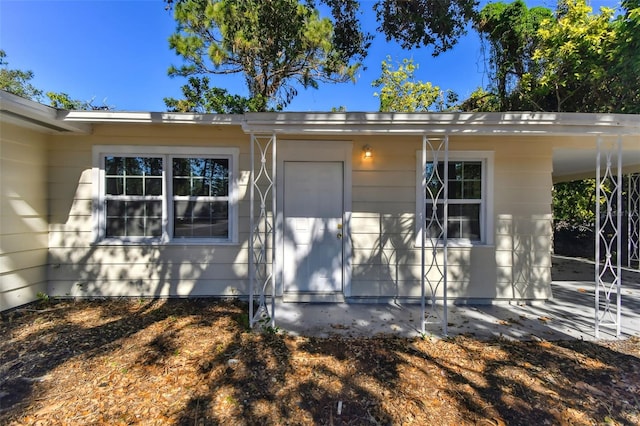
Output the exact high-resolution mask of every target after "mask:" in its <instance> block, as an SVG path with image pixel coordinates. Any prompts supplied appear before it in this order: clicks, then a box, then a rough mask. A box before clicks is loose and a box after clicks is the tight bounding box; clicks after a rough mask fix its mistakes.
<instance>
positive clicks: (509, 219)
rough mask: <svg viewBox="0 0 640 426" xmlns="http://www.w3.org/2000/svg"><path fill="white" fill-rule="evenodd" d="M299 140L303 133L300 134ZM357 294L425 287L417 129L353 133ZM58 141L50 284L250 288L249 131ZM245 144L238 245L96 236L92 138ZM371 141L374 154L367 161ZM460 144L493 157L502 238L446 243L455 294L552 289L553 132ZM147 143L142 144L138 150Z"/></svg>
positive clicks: (147, 131)
mask: <svg viewBox="0 0 640 426" xmlns="http://www.w3.org/2000/svg"><path fill="white" fill-rule="evenodd" d="M290 138H292V139H301V138H296V137H294V136H291V137H290ZM348 138H349V139H350V140H352V144H353V146H354V149H353V157H352V164H351V166H352V174H351V180H352V185H353V186H352V200H351V201H352V209H351V222H350V224H349V228H348V229H347V232H349V233H350V241H351V244H352V247H351V248H352V255H353V257H352V259H351V267H352V270H351V274H352V276H351V279H352V288H351V294H352V296H356V297H358V296H360V297H393V296H398V295H404V296H418V295H419V293H420V279H419V278H420V275H421V266H420V265H421V250H420V249H419V248H417V247H416V245H415V235H416V223H415V209H416V199H415V198H416V152H417V151H419V150H421V146H422V138H421V137H416V136H411V137H408V136H349V137H348ZM54 142H55V143H52V144H51V147H50V158H51V164H50V167H49V182H48V188H49V194H50V195H49V206H50V218H51V220H50V225H49V231H50V238H49V244H50V246H51V250H50V259H51V262H50V263H51V266H50V268H49V270H48V274H49V277H50V291H52V292H53V293H55V294H73V295H80V296H82V295H91V294H94V295H117V296H121V295H127V296H135V295H179V296H188V295H231V294H235V293H237V292H240V293H243V292H246V277H247V274H248V271H247V245H248V238H249V234H248V232H249V219H248V216H249V207H250V206H249V203H248V197H249V193H248V187H247V184H248V176H249V172H248V171H249V169H250V167H249V161H250V157H249V148H250V146H249V136H248V135H245V134H244V133H242V131H241V130H240V129H239V128H238V127H230V126H202V127H201V126H164V127H162V126H156V125H135V124H127V125H118V126H114V125H108V124H105V125H97V126H96V127H95V129H94V132H93V134H92V135H90V136H73V137H68V136H56V137H55V140H54ZM95 144H100V145H118V144H124V145H136V144H138V145H141V146H157V145H166V146H171V145H181V146H224V147H232V146H237V147H239V148H240V157H239V161H240V177H239V178H240V188H239V192H240V194H239V195H240V197H241V201H240V203H239V215H240V219H239V224H238V226H239V231H240V232H239V234H240V242H239V244H238V245H232V246H197V245H194V246H190V245H180V244H169V245H160V246H117V245H111V246H110V245H94V244H93V218H92V216H91V213H92V212H91V204H92V197H93V187H92V182H91V179H92V172H91V168H92V159H91V147H92V145H95ZM366 144H369V145H370V146H371V147H372V149H373V159H371V160H364V159H363V158H362V152H361V150H360V149H359V148H360V147H361V146H363V145H366ZM450 149H451V151H452V152H453V151H465V150H487V151H493V152H495V157H494V159H495V160H494V166H495V169H494V188H495V193H494V199H493V202H494V205H493V208H494V217H493V218H492V219H493V222H494V224H495V229H494V242H495V244H493V245H488V246H476V247H473V248H471V247H457V248H451V249H450V250H449V257H448V262H449V265H450V269H449V280H450V291H451V293H450V294H451V295H452V297H460V298H506V299H508V298H512V297H520V298H544V297H547V296H548V294H547V289H548V286H549V282H550V274H549V271H550V235H551V229H550V214H551V212H550V203H551V167H552V163H551V153H552V151H551V144H550V143H548V141H547V140H546V139H544V138H514V137H457V136H456V137H454V136H452V137H451V138H450ZM142 150H143V148H141V151H142Z"/></svg>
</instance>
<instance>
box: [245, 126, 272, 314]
mask: <svg viewBox="0 0 640 426" xmlns="http://www.w3.org/2000/svg"><path fill="white" fill-rule="evenodd" d="M276 144H277V141H276V135H275V133H274V134H272V135H254V134H252V135H251V175H250V178H249V200H250V207H249V227H250V235H249V326H250V327H253V326H254V325H255V324H256V323H257V322H263V323H268V324H269V325H270V326H271V327H275V320H276V318H275V317H276V313H275V299H276V286H275V274H274V265H275V232H274V230H275V227H274V223H275V218H276ZM269 160H271V161H269ZM269 163H271V165H270V166H269ZM256 202H257V203H256ZM269 204H271V206H270V209H271V210H270V211H269ZM269 287H271V295H270V297H271V306H270V307H269V306H268V304H267V297H268V296H267V292H268V290H269ZM254 304H257V307H254Z"/></svg>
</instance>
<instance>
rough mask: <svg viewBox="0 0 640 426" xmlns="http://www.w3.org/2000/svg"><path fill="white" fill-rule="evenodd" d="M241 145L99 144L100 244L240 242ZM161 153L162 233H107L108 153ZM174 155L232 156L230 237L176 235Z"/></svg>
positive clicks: (96, 223) (95, 176)
mask: <svg viewBox="0 0 640 426" xmlns="http://www.w3.org/2000/svg"><path fill="white" fill-rule="evenodd" d="M239 153H240V150H239V149H238V148H206V147H171V146H132V145H95V146H94V147H93V170H92V172H93V173H92V182H93V200H94V203H93V207H92V215H93V234H94V242H95V243H98V244H134V245H135V244H178V245H198V244H200V245H202V244H206V245H212V244H215V245H224V244H237V243H238V177H239V175H238V157H239ZM109 156H115V157H161V158H162V159H163V171H162V193H163V195H162V196H161V197H162V237H160V238H153V237H107V236H106V211H105V210H106V209H105V190H106V188H105V186H106V182H105V170H104V159H105V157H109ZM173 158H226V159H228V160H229V195H228V201H229V233H228V235H229V236H228V238H182V237H181V238H174V237H173V201H174V199H173V197H174V196H173V179H172V170H173V161H172V160H173Z"/></svg>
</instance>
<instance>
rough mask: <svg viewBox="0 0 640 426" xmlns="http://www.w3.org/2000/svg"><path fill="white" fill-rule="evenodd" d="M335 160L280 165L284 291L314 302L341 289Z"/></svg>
mask: <svg viewBox="0 0 640 426" xmlns="http://www.w3.org/2000/svg"><path fill="white" fill-rule="evenodd" d="M343 182H344V165H343V162H341V161H320V162H306V161H285V162H284V194H283V198H284V229H283V234H284V253H283V264H282V272H283V282H284V292H285V294H286V295H289V296H296V295H299V296H304V295H307V296H313V295H317V296H319V297H320V298H322V296H327V295H331V294H337V293H341V292H342V290H343V288H342V286H343V282H342V279H343V239H342V225H343V224H342V216H343V211H344V210H343V188H344V186H343Z"/></svg>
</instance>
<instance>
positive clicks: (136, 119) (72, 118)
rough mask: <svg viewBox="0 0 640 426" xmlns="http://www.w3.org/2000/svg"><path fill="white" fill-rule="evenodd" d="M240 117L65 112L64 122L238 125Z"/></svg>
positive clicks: (161, 113)
mask: <svg viewBox="0 0 640 426" xmlns="http://www.w3.org/2000/svg"><path fill="white" fill-rule="evenodd" d="M242 117H243V116H242V115H232V114H195V113H182V112H124V111H65V114H64V118H63V119H64V121H65V122H74V123H79V122H80V123H81V122H86V123H145V124H201V125H222V124H230V125H233V124H235V125H240V124H241V123H242Z"/></svg>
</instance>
